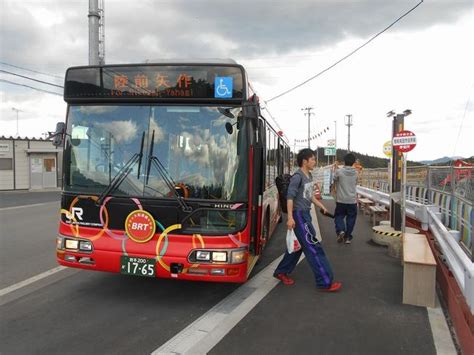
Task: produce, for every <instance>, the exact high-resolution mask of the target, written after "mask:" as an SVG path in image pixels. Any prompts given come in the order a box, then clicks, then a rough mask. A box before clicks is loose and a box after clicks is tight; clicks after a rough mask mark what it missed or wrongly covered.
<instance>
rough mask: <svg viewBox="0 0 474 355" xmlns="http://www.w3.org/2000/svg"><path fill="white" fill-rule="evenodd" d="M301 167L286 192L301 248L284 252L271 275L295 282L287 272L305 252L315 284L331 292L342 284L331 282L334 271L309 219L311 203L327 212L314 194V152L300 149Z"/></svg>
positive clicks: (287, 282) (291, 226)
mask: <svg viewBox="0 0 474 355" xmlns="http://www.w3.org/2000/svg"><path fill="white" fill-rule="evenodd" d="M296 160H297V162H298V166H299V167H300V169H298V171H296V173H295V174H294V175H293V176H292V177H291V180H290V184H289V186H288V193H287V207H288V221H287V227H288V229H294V231H295V235H296V238H297V239H298V241H299V242H300V244H301V247H302V248H301V249H300V250H299V251H297V252H294V253H291V254H289V253H288V251H286V252H285V255H284V257H283V260H282V261H281V262H280V264H279V265H278V267H277V268H276V270H275V272H274V274H273V276H275V277H276V278H277V279H279V280H280V281H281V282H283V283H284V284H285V285H292V284H294V282H295V281H294V280H293V279H292V278H290V277H289V276H288V274H290V273H291V272H292V271H293V269H294V268H295V267H296V264H297V263H298V260H299V258H300V256H301V253H304V255H305V257H306V260H307V261H308V264H309V266H310V267H311V270H312V271H313V274H314V278H315V281H316V287H317V288H318V289H319V290H321V291H328V292H334V291H337V290H339V289H340V288H341V286H342V284H341V283H340V282H333V272H332V269H331V265H330V264H329V261H328V259H327V258H326V254H325V253H324V250H323V248H322V246H321V243H320V242H319V241H318V239H317V238H316V231H315V230H314V227H313V223H312V221H311V214H310V212H311V203H314V204H315V205H316V206H318V207H320V208H322V209H323V211H324V212H327V210H326V207H324V205H323V204H322V203H321V202H319V201H318V200H317V199H316V198H315V197H314V191H313V189H314V182H313V177H312V175H311V173H310V171H311V170H313V169H314V167H315V166H316V159H315V156H314V152H313V151H312V150H311V149H309V148H306V149H302V150H300V151H299V152H298V155H297V157H296Z"/></svg>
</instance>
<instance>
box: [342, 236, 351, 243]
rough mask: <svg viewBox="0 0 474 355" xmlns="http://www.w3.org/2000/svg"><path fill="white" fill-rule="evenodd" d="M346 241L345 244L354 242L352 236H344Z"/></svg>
mask: <svg viewBox="0 0 474 355" xmlns="http://www.w3.org/2000/svg"><path fill="white" fill-rule="evenodd" d="M344 243H345V244H351V243H352V237H347V238H344Z"/></svg>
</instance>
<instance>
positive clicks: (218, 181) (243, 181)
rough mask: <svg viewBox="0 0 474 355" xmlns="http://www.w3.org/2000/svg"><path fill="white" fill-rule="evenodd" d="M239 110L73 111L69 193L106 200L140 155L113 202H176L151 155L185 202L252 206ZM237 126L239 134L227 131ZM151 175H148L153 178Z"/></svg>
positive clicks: (67, 176) (85, 108) (83, 107)
mask: <svg viewBox="0 0 474 355" xmlns="http://www.w3.org/2000/svg"><path fill="white" fill-rule="evenodd" d="M240 116H241V108H240V107H218V106H202V105H199V106H198V105H196V106H173V105H170V106H158V105H116V106H113V105H98V106H91V105H71V106H70V107H69V109H68V120H67V122H68V127H67V128H68V130H67V132H68V135H67V140H66V149H65V157H64V159H65V169H64V170H65V181H64V190H65V191H71V192H80V193H85V194H100V193H101V192H102V191H104V189H106V188H107V187H108V185H109V184H110V183H111V181H112V180H113V179H114V177H115V176H116V175H117V174H118V173H119V172H120V171H121V169H122V168H123V167H124V165H125V164H126V163H127V162H128V161H130V159H131V158H132V157H133V156H134V155H136V154H138V153H140V151H141V142H142V137H143V135H145V139H144V142H145V144H144V148H143V155H142V158H140V159H138V161H137V162H136V163H135V164H133V165H132V166H131V167H130V169H131V171H130V173H129V174H127V175H126V178H125V179H124V180H123V181H122V182H121V183H120V185H119V186H118V187H117V188H116V189H114V191H113V193H112V195H113V196H130V197H147V198H173V194H174V193H175V192H174V191H170V186H169V184H167V183H166V182H165V181H164V179H163V176H162V175H163V174H162V173H160V172H159V171H157V169H155V168H154V167H153V166H152V167H151V169H147V165H148V164H149V159H148V158H149V154H150V151H149V150H150V146H151V139H152V137H154V142H153V152H152V154H153V156H154V157H155V158H156V159H158V160H159V162H160V163H161V164H162V166H163V168H164V170H165V172H166V173H167V175H168V176H169V177H170V179H171V180H172V181H173V182H174V183H175V184H176V185H177V186H180V187H181V188H182V189H183V190H184V191H185V192H184V193H183V196H184V197H185V198H196V199H217V200H225V201H246V200H247V198H248V197H247V191H248V189H247V185H248V182H247V176H248V172H247V170H248V168H247V167H248V161H247V156H248V152H247V145H248V144H247V143H248V142H247V138H246V137H247V134H246V133H245V132H246V130H247V127H246V123H245V120H243V119H240ZM226 124H227V126H229V124H230V125H232V127H233V129H231V130H229V129H226ZM148 171H149V175H148V176H146V175H147V172H148Z"/></svg>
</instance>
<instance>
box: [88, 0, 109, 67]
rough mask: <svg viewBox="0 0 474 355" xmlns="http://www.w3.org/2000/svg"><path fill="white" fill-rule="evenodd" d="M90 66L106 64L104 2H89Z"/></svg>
mask: <svg viewBox="0 0 474 355" xmlns="http://www.w3.org/2000/svg"><path fill="white" fill-rule="evenodd" d="M87 16H88V17H89V65H102V64H105V27H104V2H103V0H100V7H99V0H89V14H88V15H87Z"/></svg>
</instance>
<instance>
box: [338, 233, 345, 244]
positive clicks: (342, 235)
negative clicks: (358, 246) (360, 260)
mask: <svg viewBox="0 0 474 355" xmlns="http://www.w3.org/2000/svg"><path fill="white" fill-rule="evenodd" d="M345 236H346V233H345V232H344V231H340V232H339V233H338V234H337V238H336V240H337V242H338V243H342V242H343V241H344V237H345Z"/></svg>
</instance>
